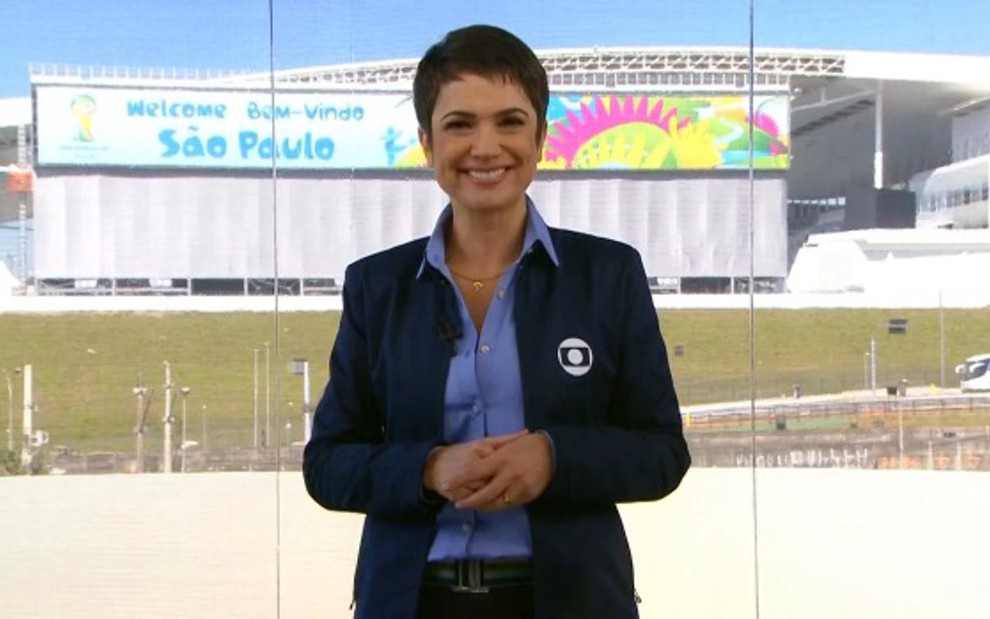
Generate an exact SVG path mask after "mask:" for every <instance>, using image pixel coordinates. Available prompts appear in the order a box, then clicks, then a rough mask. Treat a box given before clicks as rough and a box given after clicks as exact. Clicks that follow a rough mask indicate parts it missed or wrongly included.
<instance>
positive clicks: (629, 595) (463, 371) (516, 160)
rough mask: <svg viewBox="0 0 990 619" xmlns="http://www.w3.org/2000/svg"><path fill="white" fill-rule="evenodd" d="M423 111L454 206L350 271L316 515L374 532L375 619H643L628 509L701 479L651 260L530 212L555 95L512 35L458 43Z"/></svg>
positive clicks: (308, 473) (456, 35) (429, 74)
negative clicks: (645, 262)
mask: <svg viewBox="0 0 990 619" xmlns="http://www.w3.org/2000/svg"><path fill="white" fill-rule="evenodd" d="M413 94H414V103H415V107H416V115H417V118H418V121H419V125H420V130H419V139H420V143H421V144H422V146H423V149H424V151H425V153H426V156H427V162H428V164H429V165H430V166H431V167H432V168H433V170H434V172H435V175H436V179H437V182H438V183H439V185H440V187H441V188H442V189H443V190H444V192H445V193H446V194H447V195H448V196H449V197H450V203H449V205H448V206H447V207H446V209H444V211H443V213H442V214H441V215H440V218H439V220H438V222H437V224H436V228H435V229H434V231H433V234H432V235H431V236H430V237H429V238H426V239H419V240H417V241H413V242H411V243H408V244H405V245H402V246H399V247H395V248H393V249H390V250H387V251H384V252H382V253H379V254H376V255H374V256H370V257H368V258H365V259H362V260H359V261H358V262H356V263H354V264H352V265H351V266H350V267H348V270H347V273H346V277H345V287H344V313H343V317H342V319H341V324H340V330H339V332H338V335H337V340H336V342H335V344H334V348H333V352H332V354H331V358H330V375H331V378H330V381H329V383H328V384H327V388H326V390H325V392H324V394H323V398H322V400H321V402H320V404H319V406H318V408H317V411H316V415H315V419H314V427H313V438H312V440H311V441H310V442H309V444H308V445H307V447H306V452H305V457H304V463H303V469H304V475H305V480H306V486H307V489H308V490H309V493H310V495H311V496H312V497H313V498H314V499H315V500H316V501H317V502H318V503H320V504H321V505H323V506H324V507H326V508H328V509H333V510H344V511H354V512H361V513H364V514H366V515H367V517H366V519H365V526H364V532H363V536H362V541H361V549H360V553H359V557H358V565H357V571H356V574H355V591H354V595H355V603H356V609H355V611H356V616H357V617H361V618H364V617H367V618H374V619H382V618H391V617H396V618H398V617H403V618H413V617H420V618H433V617H470V618H471V619H477V618H484V617H498V618H500V619H501V618H507V617H539V618H540V619H544V618H546V619H550V618H555V617H561V618H563V617H567V618H569V619H573V618H583V617H588V618H594V619H601V618H603V617H607V618H610V619H614V618H623V617H636V616H637V610H636V603H635V600H636V593H635V591H634V588H633V573H632V561H631V557H630V551H629V546H628V543H627V541H626V537H625V534H624V532H623V529H622V523H621V521H620V519H619V515H618V511H617V509H616V503H619V502H625V501H643V500H656V499H658V498H661V497H663V496H665V495H666V494H668V493H670V492H671V491H673V490H674V489H675V488H676V487H677V485H678V483H679V482H680V480H681V478H682V477H683V475H684V473H685V472H686V470H687V468H688V466H689V463H690V457H689V455H688V450H687V446H686V444H685V441H684V438H683V435H682V432H681V418H680V412H679V408H678V403H677V397H676V395H675V392H674V387H673V383H672V381H671V377H670V371H669V367H668V363H667V356H666V351H665V348H664V344H663V340H662V339H661V336H660V331H659V327H658V324H657V318H656V313H655V311H654V309H653V305H652V302H651V299H650V294H649V290H648V287H647V282H646V275H645V272H644V271H643V267H642V263H641V260H640V258H639V256H638V254H637V253H636V252H635V250H633V249H632V248H630V247H628V246H626V245H623V244H621V243H617V242H615V241H609V240H605V239H600V238H596V237H592V236H588V235H584V234H579V233H575V232H568V231H564V230H557V229H551V228H548V227H547V226H546V224H545V223H544V222H543V220H542V219H541V218H540V215H539V213H538V212H537V210H536V207H535V205H534V204H533V203H532V202H531V201H530V200H529V199H528V197H527V196H526V189H527V188H528V187H529V185H530V183H531V182H532V180H533V177H534V175H535V173H536V165H537V163H538V161H539V160H540V154H541V151H542V147H543V141H544V138H545V137H546V110H547V104H548V100H549V91H548V87H547V78H546V73H545V71H544V69H543V67H542V66H541V65H540V63H539V61H538V59H537V58H536V56H535V55H534V54H533V52H532V50H530V49H529V48H528V47H527V46H526V45H525V44H524V43H523V42H522V41H520V40H519V39H518V38H516V37H515V36H514V35H512V34H510V33H508V32H506V31H504V30H501V29H498V28H494V27H490V26H472V27H468V28H464V29H461V30H456V31H453V32H451V33H449V34H447V36H445V37H444V38H443V39H442V40H441V41H440V42H439V43H437V44H436V45H434V46H433V47H431V48H430V49H429V50H428V51H427V53H426V55H425V56H424V57H423V59H422V60H421V62H420V63H419V67H418V69H417V73H416V78H415V81H414V85H413Z"/></svg>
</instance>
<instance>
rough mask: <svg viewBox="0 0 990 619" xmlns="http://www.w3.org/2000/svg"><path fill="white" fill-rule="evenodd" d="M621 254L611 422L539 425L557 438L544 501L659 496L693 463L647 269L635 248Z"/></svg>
mask: <svg viewBox="0 0 990 619" xmlns="http://www.w3.org/2000/svg"><path fill="white" fill-rule="evenodd" d="M624 254H625V255H624V258H625V259H624V260H623V261H622V262H623V265H622V269H621V275H620V278H621V284H620V286H621V288H620V289H619V295H618V296H617V297H616V298H618V299H621V300H622V303H621V305H620V306H619V308H617V309H616V310H613V311H617V312H618V315H617V318H618V320H617V323H616V324H617V325H618V330H617V332H618V339H619V342H618V348H617V349H618V351H619V353H618V359H617V368H616V378H615V383H614V389H613V392H612V396H611V397H610V398H609V400H608V401H609V406H608V410H607V411H605V416H604V418H605V420H606V422H605V423H604V424H594V425H587V424H574V425H562V424H557V425H548V426H543V427H541V428H540V429H542V430H545V431H546V432H547V433H548V434H549V435H550V437H551V439H552V441H553V445H554V453H555V465H556V468H555V471H554V475H553V478H552V479H551V481H550V484H549V486H548V487H547V489H546V491H545V492H544V494H543V495H542V496H541V497H540V499H539V501H538V503H539V504H540V505H543V506H553V505H559V506H563V505H564V504H567V503H573V502H577V503H620V502H630V501H649V500H656V499H659V498H661V497H663V496H665V495H667V494H669V493H671V492H673V491H674V489H676V488H677V486H678V484H679V483H680V481H681V479H682V478H683V477H684V475H685V473H686V472H687V470H688V467H689V466H690V464H691V457H690V455H689V452H688V447H687V443H686V441H685V440H684V435H683V432H682V427H681V414H680V407H679V404H678V401H677V395H676V392H675V390H674V384H673V380H672V378H671V374H670V366H669V363H668V359H667V351H666V347H665V345H664V342H663V338H662V336H661V334H660V328H659V324H658V320H657V313H656V309H655V308H654V306H653V301H652V298H651V296H650V291H649V286H648V284H647V279H646V273H645V271H644V269H643V265H642V261H641V260H640V259H639V256H638V254H637V253H636V252H635V251H632V250H630V251H628V252H624ZM611 301H614V300H611Z"/></svg>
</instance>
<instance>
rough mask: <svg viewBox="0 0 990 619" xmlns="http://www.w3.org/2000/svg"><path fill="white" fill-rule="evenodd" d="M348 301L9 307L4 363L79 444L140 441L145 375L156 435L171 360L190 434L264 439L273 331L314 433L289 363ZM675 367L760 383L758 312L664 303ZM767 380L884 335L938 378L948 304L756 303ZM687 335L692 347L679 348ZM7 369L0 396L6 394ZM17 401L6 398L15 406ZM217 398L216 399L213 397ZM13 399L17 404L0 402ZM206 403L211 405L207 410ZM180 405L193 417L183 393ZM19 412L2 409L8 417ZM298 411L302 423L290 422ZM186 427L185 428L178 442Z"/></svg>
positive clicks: (697, 375) (809, 386)
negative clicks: (893, 321) (54, 311)
mask: <svg viewBox="0 0 990 619" xmlns="http://www.w3.org/2000/svg"><path fill="white" fill-rule="evenodd" d="M889 318H906V319H908V333H907V334H906V335H888V334H887V330H886V329H887V320H888V319H889ZM338 320H339V314H336V313H307V312H300V313H286V314H282V315H281V316H280V317H279V320H278V325H277V329H278V338H277V339H278V346H277V347H276V323H275V318H274V316H272V315H269V314H255V313H231V314H212V313H162V314H152V313H141V314H64V315H16V314H6V315H2V316H0V368H6V369H7V370H12V369H13V368H15V367H19V366H21V365H22V364H24V363H31V364H32V365H33V368H34V384H35V401H36V404H37V407H38V412H37V413H36V415H35V426H36V427H39V428H42V429H44V430H46V431H48V432H49V434H50V435H51V440H52V443H53V444H59V445H66V446H69V447H70V448H72V449H76V450H80V451H94V450H131V449H132V448H133V445H134V434H133V429H134V426H135V419H136V412H135V409H136V402H135V396H134V395H133V392H132V390H133V388H134V387H135V385H136V384H137V383H138V381H139V380H140V381H141V382H142V383H143V384H144V385H145V386H148V387H151V388H153V389H154V394H153V396H152V402H151V406H150V412H149V414H148V422H149V433H148V438H147V448H148V449H154V448H155V446H156V445H160V442H161V427H162V423H161V418H162V415H163V412H164V403H163V387H162V385H163V382H164V366H163V361H165V360H168V361H169V362H170V363H171V366H172V371H173V381H174V383H175V385H176V386H177V387H179V386H188V387H190V388H191V389H192V392H191V394H190V395H189V399H188V424H189V428H188V432H189V438H190V439H192V440H197V441H201V440H202V436H203V426H204V423H203V422H204V418H205V422H206V430H207V435H208V436H207V440H208V442H209V444H210V446H221V445H223V446H244V447H248V446H250V445H251V444H252V442H253V417H254V395H253V392H254V380H253V359H254V350H255V349H257V350H258V359H259V364H258V368H259V417H260V420H261V421H260V423H261V427H262V429H263V428H264V426H265V378H264V370H265V352H264V351H265V346H264V343H265V342H269V344H270V351H271V352H270V360H271V382H270V386H271V387H270V389H271V397H272V405H271V408H270V411H271V427H272V428H273V430H272V431H273V432H274V431H276V429H277V431H279V432H281V433H282V434H281V436H282V438H285V437H286V436H288V437H289V438H291V439H292V440H298V439H300V438H301V435H302V432H301V425H302V424H301V412H302V378H301V377H300V376H294V375H291V374H290V373H289V372H288V370H287V363H288V362H289V361H291V360H292V359H294V358H304V359H308V360H309V361H310V368H311V376H312V397H313V400H314V405H315V401H316V400H318V399H319V394H320V392H321V391H322V388H323V385H324V383H325V381H326V379H327V363H326V359H327V354H328V351H329V348H330V346H331V344H332V342H333V337H334V334H335V332H336V328H337V321H338ZM661 322H662V329H663V332H664V335H665V338H666V341H667V344H668V348H669V349H670V351H669V352H670V355H671V367H672V369H673V372H674V376H675V379H676V381H677V385H678V389H679V392H680V394H681V399H682V401H683V402H684V403H686V404H691V403H698V402H710V401H721V400H728V399H744V398H747V397H748V396H749V359H750V346H749V335H748V334H749V315H748V313H747V312H745V311H738V310H713V311H701V310H678V311H674V310H670V311H664V312H662V314H661ZM944 323H945V341H946V346H945V348H946V365H947V369H946V382H947V385H950V386H951V385H954V384H955V383H956V380H955V375H954V374H953V373H952V367H953V366H954V365H955V364H956V363H958V362H959V361H960V360H961V359H962V358H964V357H966V356H969V355H971V354H975V353H979V352H988V351H990V313H988V312H987V311H986V310H946V311H945V315H944ZM756 329H757V335H756V365H757V392H758V394H759V395H760V396H773V395H780V394H781V393H789V391H790V388H791V385H792V384H795V383H800V384H801V385H802V387H803V389H804V390H805V392H806V393H815V392H824V391H833V390H837V389H855V388H861V387H862V385H863V371H864V353H865V352H866V351H867V350H868V349H869V341H870V336H871V334H872V335H874V336H875V337H876V338H877V349H878V355H877V356H878V360H879V369H880V379H879V380H880V384H881V385H883V384H885V383H888V382H893V381H896V380H900V379H901V378H905V377H906V378H908V379H909V380H910V381H911V382H912V384H919V383H920V384H927V383H930V382H937V381H938V379H939V366H940V352H939V312H938V311H934V310H924V311H922V310H918V311H914V310H912V311H891V310H807V311H799V310H765V311H759V312H758V313H757V315H756ZM675 345H681V346H683V348H684V355H683V356H681V357H676V356H674V352H673V349H674V347H675ZM12 376H13V378H14V381H15V382H14V414H15V424H14V426H15V432H18V433H19V431H20V430H19V428H20V406H21V395H20V394H21V390H22V389H21V385H20V378H19V376H16V375H12ZM4 391H5V385H4V384H3V383H2V382H0V401H4V400H6V394H5V393H4ZM5 405H6V402H4V403H3V404H0V407H5ZM204 406H205V410H204ZM0 411H3V412H5V411H4V408H0ZM204 413H205V414H204ZM174 414H175V416H176V418H179V417H180V416H181V398H179V397H178V396H177V397H176V399H175V405H174ZM5 417H6V416H5V415H4V414H2V413H0V419H2V422H3V423H4V427H5V424H6V418H5ZM286 421H288V422H291V423H292V428H290V429H288V430H286V428H285V423H286ZM179 431H180V429H179V427H178V426H177V427H176V430H175V432H176V444H177V443H178V432H179Z"/></svg>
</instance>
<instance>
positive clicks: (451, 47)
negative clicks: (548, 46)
mask: <svg viewBox="0 0 990 619" xmlns="http://www.w3.org/2000/svg"><path fill="white" fill-rule="evenodd" d="M465 73H470V74H474V75H478V76H481V77H487V78H502V79H504V80H506V81H508V82H512V83H515V84H517V85H519V87H520V88H522V90H523V92H524V93H526V97H527V98H529V101H530V103H532V104H533V109H534V110H536V131H537V135H539V134H540V133H541V132H543V131H544V130H545V129H546V122H547V105H548V104H549V101H550V88H549V86H548V85H547V72H546V69H544V68H543V65H542V64H540V60H539V58H537V57H536V54H534V53H533V50H532V49H530V48H529V46H528V45H526V44H525V43H523V41H522V40H521V39H520V38H519V37H517V36H516V35H514V34H512V33H511V32H509V31H507V30H503V29H501V28H497V27H495V26H485V25H475V26H468V27H466V28H460V29H458V30H452V31H450V32H448V33H447V34H446V35H445V36H444V37H443V38H442V39H440V41H439V42H438V43H436V44H434V45H433V46H432V47H430V49H428V50H426V54H424V55H423V58H422V60H420V61H419V66H418V67H417V68H416V78H415V79H414V80H413V105H414V106H415V108H416V120H417V121H418V122H419V126H420V128H422V129H423V131H425V132H426V135H427V136H430V137H432V131H431V125H430V123H431V120H432V118H433V109H434V108H435V107H436V104H437V97H438V96H439V94H440V88H441V87H443V86H444V85H445V84H447V83H449V82H452V81H454V80H457V79H458V78H459V77H460V76H461V75H463V74H465Z"/></svg>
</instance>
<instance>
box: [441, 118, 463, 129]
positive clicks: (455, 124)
mask: <svg viewBox="0 0 990 619" xmlns="http://www.w3.org/2000/svg"><path fill="white" fill-rule="evenodd" d="M468 126H469V125H468V123H467V121H465V120H452V121H450V122H448V123H446V124H445V125H444V126H443V128H444V129H464V128H466V127H468Z"/></svg>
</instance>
